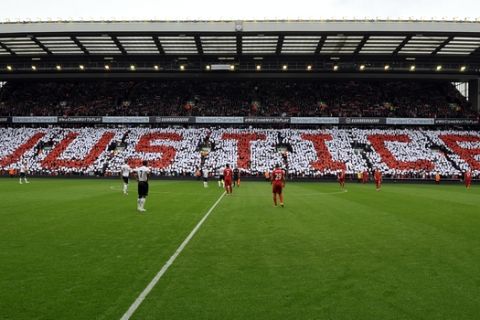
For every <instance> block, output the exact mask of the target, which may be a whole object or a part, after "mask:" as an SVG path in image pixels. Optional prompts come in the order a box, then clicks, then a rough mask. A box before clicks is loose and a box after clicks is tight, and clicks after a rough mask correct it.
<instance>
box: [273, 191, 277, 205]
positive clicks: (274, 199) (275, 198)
mask: <svg viewBox="0 0 480 320" xmlns="http://www.w3.org/2000/svg"><path fill="white" fill-rule="evenodd" d="M273 203H274V204H275V207H276V206H277V196H276V195H275V194H273Z"/></svg>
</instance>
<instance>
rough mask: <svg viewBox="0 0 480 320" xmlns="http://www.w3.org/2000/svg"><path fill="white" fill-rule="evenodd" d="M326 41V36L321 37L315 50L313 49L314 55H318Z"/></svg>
mask: <svg viewBox="0 0 480 320" xmlns="http://www.w3.org/2000/svg"><path fill="white" fill-rule="evenodd" d="M325 40H327V36H322V37H321V38H320V40H319V41H318V44H317V48H316V49H315V54H320V50H322V47H323V44H324V43H325Z"/></svg>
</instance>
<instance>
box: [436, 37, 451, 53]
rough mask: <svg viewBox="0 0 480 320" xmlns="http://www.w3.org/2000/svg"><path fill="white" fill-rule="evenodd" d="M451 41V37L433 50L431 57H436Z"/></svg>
mask: <svg viewBox="0 0 480 320" xmlns="http://www.w3.org/2000/svg"><path fill="white" fill-rule="evenodd" d="M452 40H453V36H449V37H448V38H447V39H446V40H445V41H443V42H442V43H441V44H440V45H439V46H438V47H437V48H436V49H435V50H433V52H432V55H436V54H437V53H438V52H439V51H440V50H442V49H443V48H444V47H445V46H446V45H447V44H448V43H449V42H450V41H452Z"/></svg>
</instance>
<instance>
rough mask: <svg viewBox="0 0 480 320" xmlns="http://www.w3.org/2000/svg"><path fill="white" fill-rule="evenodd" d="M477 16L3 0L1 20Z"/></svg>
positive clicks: (436, 10) (149, 0)
mask: <svg viewBox="0 0 480 320" xmlns="http://www.w3.org/2000/svg"><path fill="white" fill-rule="evenodd" d="M354 18H355V19H365V18H369V19H372V18H374V19H375V18H379V19H387V18H388V19H409V18H411V19H422V20H430V19H444V20H453V19H459V20H464V19H468V20H476V19H479V20H480V1H478V0H476V1H473V0H457V1H451V0H450V1H444V0H440V1H432V0H429V1H427V0H402V1H398V0H397V1H393V0H356V1H354V0H325V1H323V0H317V1H307V0H291V1H261V0H238V1H225V0H204V1H200V0H198V1H191V0H189V1H187V0H175V1H161V0H156V1H155V0H135V1H132V0H130V1H127V0H77V1H71V0H63V1H62V0H42V1H40V0H1V10H0V21H3V22H5V21H12V22H13V21H29V20H32V21H38V20H42V21H48V20H265V19H269V20H272V19H281V20H283V19H354Z"/></svg>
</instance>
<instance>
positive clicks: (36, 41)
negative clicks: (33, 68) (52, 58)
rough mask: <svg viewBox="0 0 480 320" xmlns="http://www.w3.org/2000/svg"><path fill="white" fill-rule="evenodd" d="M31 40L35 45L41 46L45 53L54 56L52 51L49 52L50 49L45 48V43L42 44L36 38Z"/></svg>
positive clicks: (32, 37)
mask: <svg viewBox="0 0 480 320" xmlns="http://www.w3.org/2000/svg"><path fill="white" fill-rule="evenodd" d="M30 39H32V41H33V42H35V44H36V45H37V46H39V47H40V48H42V50H43V51H45V52H46V53H48V54H52V52H51V51H50V50H48V48H47V47H45V46H44V45H43V43H41V42H40V41H39V40H38V39H37V38H36V37H35V36H31V37H30Z"/></svg>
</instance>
